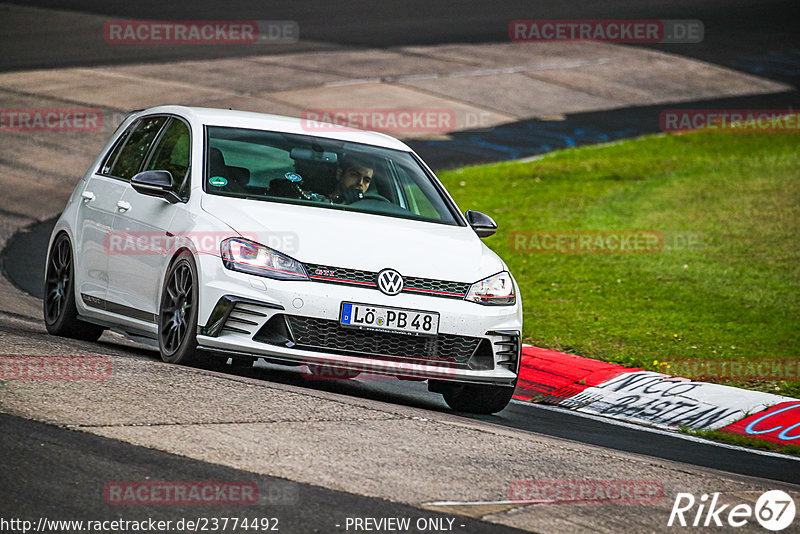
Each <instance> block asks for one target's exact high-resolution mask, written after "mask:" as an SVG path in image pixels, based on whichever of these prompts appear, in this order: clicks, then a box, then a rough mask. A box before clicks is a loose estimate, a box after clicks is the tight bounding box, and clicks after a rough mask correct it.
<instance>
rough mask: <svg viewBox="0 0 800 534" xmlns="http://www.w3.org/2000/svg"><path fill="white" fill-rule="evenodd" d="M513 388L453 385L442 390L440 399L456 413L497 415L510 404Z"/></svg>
mask: <svg viewBox="0 0 800 534" xmlns="http://www.w3.org/2000/svg"><path fill="white" fill-rule="evenodd" d="M513 395H514V387H513V386H484V385H479V384H454V385H452V386H450V385H448V387H446V388H444V391H442V397H444V401H445V402H446V403H447V405H448V406H450V408H452V409H453V410H455V411H457V412H466V413H473V414H481V415H490V414H493V413H497V412H499V411H501V410H503V408H505V407H506V406H508V403H509V402H511V397H512V396H513Z"/></svg>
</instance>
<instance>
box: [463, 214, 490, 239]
mask: <svg viewBox="0 0 800 534" xmlns="http://www.w3.org/2000/svg"><path fill="white" fill-rule="evenodd" d="M465 215H466V216H467V222H468V223H469V225H470V226H471V227H472V229H473V230H475V233H476V234H478V237H489V236H490V235H494V233H495V232H496V231H497V223H496V222H494V219H492V218H491V217H489V216H488V215H486V214H485V213H481V212H479V211H472V210H468V211H467V212H466V213H465Z"/></svg>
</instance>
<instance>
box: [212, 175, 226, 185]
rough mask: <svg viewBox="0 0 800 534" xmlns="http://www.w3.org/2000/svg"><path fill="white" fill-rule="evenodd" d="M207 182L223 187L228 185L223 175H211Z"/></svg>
mask: <svg viewBox="0 0 800 534" xmlns="http://www.w3.org/2000/svg"><path fill="white" fill-rule="evenodd" d="M208 183H210V184H211V185H213V186H214V187H225V186H226V185H228V179H227V178H225V177H224V176H212V177H211V178H209V179H208Z"/></svg>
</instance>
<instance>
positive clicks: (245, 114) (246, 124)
mask: <svg viewBox="0 0 800 534" xmlns="http://www.w3.org/2000/svg"><path fill="white" fill-rule="evenodd" d="M153 113H172V114H175V115H179V116H182V117H184V118H186V119H188V120H190V121H196V122H200V123H202V124H203V125H206V126H229V127H235V128H252V129H258V130H268V131H275V132H284V133H293V134H300V135H313V136H316V137H324V138H327V139H337V140H340V141H350V142H353V143H364V144H368V145H375V146H380V147H384V148H392V149H395V150H403V151H405V152H410V151H411V149H410V148H409V147H408V146H407V145H406V144H405V143H403V142H402V141H399V140H398V139H395V138H394V137H391V136H389V135H386V134H382V133H379V132H369V131H366V130H356V129H355V128H344V127H337V126H334V125H332V124H331V125H327V124H328V123H322V122H316V121H311V120H309V119H300V118H296V117H285V116H283V115H271V114H268V113H253V112H250V111H236V110H231V109H216V108H202V107H189V106H157V107H152V108H148V109H144V110H141V111H137V112H136V116H141V115H150V114H153ZM326 125H327V126H326Z"/></svg>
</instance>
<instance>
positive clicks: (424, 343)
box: [254, 315, 491, 367]
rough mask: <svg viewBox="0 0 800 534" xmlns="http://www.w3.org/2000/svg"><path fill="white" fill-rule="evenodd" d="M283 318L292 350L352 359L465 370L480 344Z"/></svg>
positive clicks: (473, 340) (463, 338)
mask: <svg viewBox="0 0 800 534" xmlns="http://www.w3.org/2000/svg"><path fill="white" fill-rule="evenodd" d="M284 317H285V319H286V321H287V322H288V325H289V330H290V336H291V338H292V341H293V342H294V346H293V348H297V349H305V350H313V351H320V352H334V353H340V354H347V355H352V356H373V357H375V356H377V357H386V358H400V359H403V360H413V361H420V362H425V363H442V364H450V365H455V366H459V367H468V366H469V365H468V362H469V360H470V358H471V357H472V356H473V354H475V352H476V349H477V348H478V346H479V345H480V344H481V341H482V339H481V338H477V337H467V336H456V335H452V334H439V335H438V336H436V337H427V336H426V337H423V336H410V335H405V334H395V333H389V332H373V331H369V330H358V329H355V328H344V327H342V326H340V325H339V323H338V321H332V320H328V319H317V318H314V317H300V316H296V315H286V316H284ZM271 322H272V321H271ZM265 328H266V325H265ZM265 334H266V333H265ZM261 338H263V339H264V341H266V335H264V336H261V335H256V337H255V338H254V339H256V340H259V341H260V340H262V339H261ZM489 354H491V351H490V352H489Z"/></svg>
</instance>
